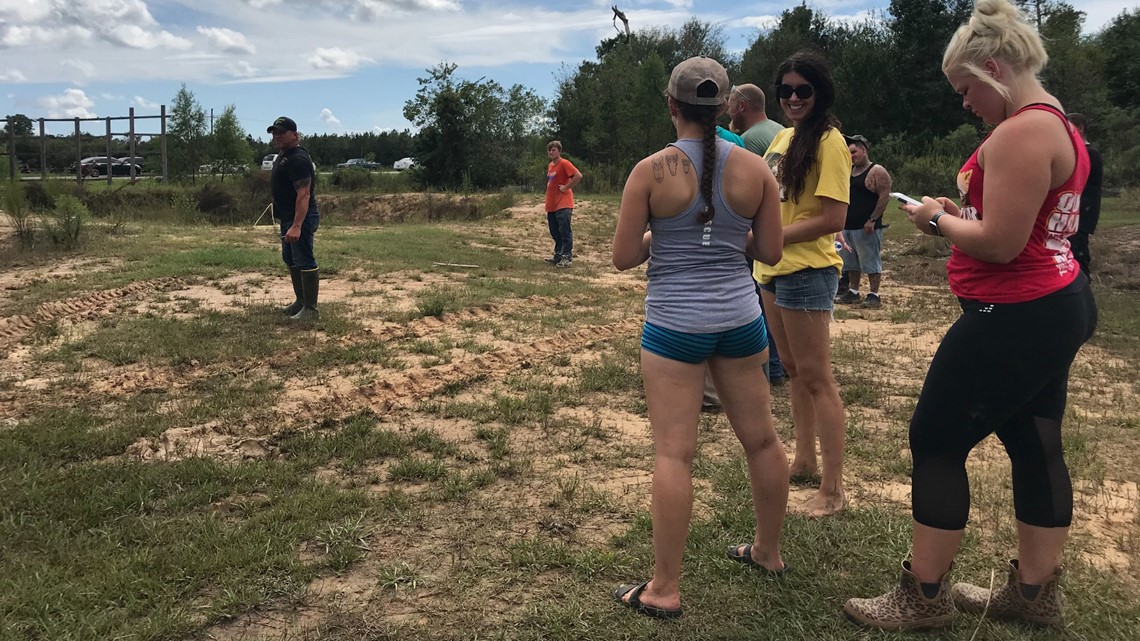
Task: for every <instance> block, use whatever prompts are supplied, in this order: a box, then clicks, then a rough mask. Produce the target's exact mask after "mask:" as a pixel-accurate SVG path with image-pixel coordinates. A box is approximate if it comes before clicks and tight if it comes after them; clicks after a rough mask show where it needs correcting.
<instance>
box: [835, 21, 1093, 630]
mask: <svg viewBox="0 0 1140 641" xmlns="http://www.w3.org/2000/svg"><path fill="white" fill-rule="evenodd" d="M1047 59H1048V56H1047V54H1046V53H1045V49H1044V47H1043V46H1042V44H1041V38H1040V36H1039V35H1038V34H1037V31H1036V30H1035V29H1034V28H1033V27H1032V26H1030V24H1029V23H1028V22H1027V21H1026V20H1025V19H1024V18H1023V17H1022V16H1021V14H1020V13H1019V12H1018V10H1017V9H1016V8H1015V7H1014V6H1013V5H1012V4H1010V3H1009V2H1008V1H1007V0H979V1H978V3H977V5H976V7H975V10H974V15H973V17H971V18H970V22H969V23H968V24H966V25H964V26H962V27H961V28H959V29H958V31H957V32H956V33H955V34H954V37H953V39H951V41H950V44H949V46H947V48H946V53H945V55H944V56H943V60H942V71H943V72H944V73H945V74H946V78H947V79H948V80H949V81H950V84H951V86H953V88H954V90H955V91H956V92H958V94H960V95H961V96H962V106H963V107H964V108H965V109H968V110H970V111H972V112H974V113H975V114H977V115H978V116H979V117H980V118H981V119H982V120H983V121H984V122H985V123H986V124H990V125H996V126H997V127H996V128H995V129H994V130H993V132H992V133H991V134H990V135H989V136H988V137H986V139H985V140H984V141H983V142H982V144H981V146H980V147H978V149H977V151H975V152H974V154H973V155H972V156H970V159H969V160H967V161H966V164H965V165H964V166H963V167H962V169H961V171H960V172H959V174H958V189H959V192H960V195H961V198H962V205H961V207H959V206H958V205H955V204H954V202H953V201H951V200H950V199H948V198H938V199H932V198H923V199H922V201H923V204H922V205H915V206H906V207H904V209H905V210H906V211H907V216H908V218H909V219H910V220H911V222H913V223H914V224H915V225H916V226H917V227H918V228H919V230H921V231H922V232H923V233H926V234H932V235H936V236H944V237H945V238H947V239H949V240H950V242H951V243H953V245H954V247H953V254H952V256H951V258H950V261H949V263H948V264H947V266H946V271H947V273H948V275H949V277H950V289H951V291H953V292H954V294H955V295H957V296H958V298H959V300H960V301H961V306H962V316H961V317H959V319H958V320H957V321H956V322H955V323H954V325H953V326H952V327H951V328H950V330H949V332H947V334H946V337H945V338H944V339H943V340H942V344H941V345H940V346H939V348H938V351H937V353H936V354H935V356H934V360H933V361H932V362H931V364H930V371H929V372H928V373H927V376H926V382H925V383H924V385H923V388H922V394H921V396H920V397H919V401H918V406H917V407H916V408H915V411H914V416H913V417H912V418H911V423H910V450H911V456H912V458H913V472H912V485H911V505H912V514H913V517H914V534H913V539H912V550H911V558H910V560H909V561H903V568H902V578H901V580H900V581H899V584H898V585H897V586H896V587H895V588H894V589H892V590H891V591H890V592H887V593H886V594H884V595H882V596H880V597H876V598H872V599H851V600H849V601H848V602H847V604H846V606H845V608H844V609H845V611H846V613H847V616H848V617H849V618H851V619H852V620H854V621H856V622H858V623H861V624H864V625H867V626H871V627H875V628H881V629H884V630H903V629H918V628H930V627H936V626H942V625H947V624H949V623H950V622H951V620H952V619H953V618H954V615H955V606H957V608H958V609H961V610H964V611H966V612H974V613H982V612H983V611H984V612H985V613H986V615H987V616H990V617H997V618H1009V619H1018V620H1022V621H1027V622H1031V623H1037V624H1046V625H1060V624H1061V623H1062V622H1063V616H1062V611H1061V595H1060V592H1059V590H1058V585H1057V583H1058V577H1059V576H1060V574H1061V565H1060V564H1061V552H1062V549H1063V548H1064V545H1065V539H1066V537H1067V535H1068V528H1069V525H1070V523H1071V521H1072V516H1073V489H1072V484H1071V482H1070V479H1069V472H1068V469H1067V468H1066V466H1065V460H1064V456H1063V448H1062V444H1061V419H1062V417H1063V416H1064V414H1065V401H1066V390H1067V386H1068V379H1069V367H1070V365H1071V364H1072V362H1073V358H1074V356H1075V355H1076V353H1077V350H1078V348H1080V346H1081V344H1083V343H1084V342H1085V341H1086V340H1088V338H1089V337H1090V336H1091V335H1092V332H1093V329H1094V327H1095V325H1096V304H1095V302H1094V301H1093V297H1092V292H1091V290H1090V288H1089V282H1088V279H1087V278H1086V277H1085V276H1084V275H1083V274H1082V273H1081V271H1080V269H1079V268H1078V266H1077V263H1076V261H1075V260H1074V259H1073V255H1072V252H1071V251H1070V250H1069V242H1068V240H1067V239H1068V236H1069V235H1071V234H1072V233H1073V232H1075V231H1076V229H1077V222H1078V219H1079V212H1080V194H1081V191H1082V190H1083V189H1084V185H1085V181H1086V179H1087V177H1088V173H1089V159H1088V152H1087V151H1086V150H1085V145H1084V142H1083V141H1082V139H1081V137H1080V135H1079V134H1078V133H1077V131H1076V130H1075V129H1073V127H1072V126H1070V125H1069V123H1068V121H1067V120H1066V119H1065V112H1064V110H1063V109H1062V108H1061V105H1060V103H1059V102H1058V101H1057V99H1056V98H1055V97H1053V96H1052V95H1050V94H1049V93H1048V92H1046V91H1045V89H1044V88H1043V87H1042V86H1041V83H1040V82H1039V81H1038V79H1037V73H1038V72H1039V71H1040V70H1041V68H1042V67H1044V65H1045V62H1046V60H1047ZM994 433H996V434H997V436H998V438H999V439H1001V442H1002V444H1003V445H1004V446H1005V449H1006V452H1007V453H1008V455H1009V458H1010V461H1011V463H1012V469H1013V504H1014V512H1015V515H1016V517H1017V534H1018V558H1017V559H1014V560H1012V561H1009V563H1008V564H1007V565H1006V570H1007V573H1008V577H1009V580H1008V582H1007V584H1006V585H1004V586H1000V587H998V588H997V589H994V590H992V591H991V590H990V589H989V588H981V587H978V586H975V585H971V584H967V583H959V584H956V585H954V586H953V587H951V586H950V585H949V576H950V569H951V567H952V566H953V563H954V557H955V555H956V554H957V552H958V547H959V545H960V544H961V541H962V535H963V533H964V532H965V527H966V521H967V517H968V516H969V510H970V488H969V482H968V480H967V476H966V457H967V456H968V455H969V453H970V451H971V450H972V449H973V448H974V447H975V446H976V445H977V444H978V443H979V442H981V441H982V440H983V439H985V438H986V437H987V436H989V435H990V434H994ZM978 578H983V577H978Z"/></svg>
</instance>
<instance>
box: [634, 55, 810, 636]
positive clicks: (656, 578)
mask: <svg viewBox="0 0 1140 641" xmlns="http://www.w3.org/2000/svg"><path fill="white" fill-rule="evenodd" d="M729 87H730V85H729V82H728V75H727V74H726V73H725V71H724V68H723V67H722V66H721V65H720V64H719V63H718V62H716V61H715V60H712V59H711V58H703V57H699V58H690V59H688V60H686V61H684V62H682V63H681V64H679V65H677V67H676V68H675V69H673V73H672V75H671V76H670V78H669V86H668V90H667V91H666V93H667V94H668V106H669V113H670V115H671V116H672V117H673V122H674V124H675V126H676V129H677V138H678V140H677V142H676V143H675V144H672V145H669V146H668V147H666V148H665V149H663V150H661V151H659V152H657V153H655V154H653V155H651V156H649V157H647V158H645V159H644V160H642V161H641V162H640V163H638V164H637V166H636V167H634V169H633V171H632V172H631V173H630V176H629V179H628V180H627V181H626V184H625V190H624V193H623V194H622V201H621V213H620V216H619V218H618V225H617V231H616V233H615V235H614V249H613V260H614V266H615V267H617V268H618V269H620V270H626V269H630V268H633V267H636V266H638V265H641V264H642V263H644V262H646V261H647V260H648V261H649V268H648V272H647V274H648V277H649V285H648V291H647V295H646V324H645V329H644V331H643V335H642V350H641V370H642V377H643V378H644V380H645V396H646V401H647V403H648V405H649V422H650V426H651V427H652V429H653V440H654V450H655V453H654V468H653V552H654V568H653V577H652V579H651V580H649V581H647V582H645V583H640V584H628V585H622V586H619V587H618V588H617V589H616V590H615V591H614V594H613V596H614V599H615V600H616V601H618V602H619V603H621V604H622V605H626V606H629V607H631V608H633V609H634V610H635V611H637V612H639V613H641V614H645V615H648V616H651V617H655V618H672V617H676V616H680V614H681V593H680V578H681V560H682V557H683V555H684V549H685V539H686V536H687V534H688V526H689V518H690V516H691V513H692V502H693V487H692V459H693V454H694V451H695V449H696V442H697V425H698V422H699V414H700V406H701V398H702V396H703V391H704V376H705V368H706V366H707V367H708V369H709V371H711V373H712V376H713V379H714V380H715V382H716V386H717V390H718V391H719V392H720V398H721V403H722V405H723V406H724V409H725V413H726V414H727V416H728V419H729V422H730V423H731V424H732V428H733V431H734V432H735V433H736V436H737V438H739V439H740V442H741V444H742V445H743V446H744V450H745V454H746V456H747V460H748V472H749V478H750V482H751V485H752V501H753V507H754V509H755V512H756V532H755V536H754V538H753V540H752V542H751V543H748V544H743V545H739V546H734V547H732V548H730V549H729V550H728V555H729V557H730V558H732V559H733V560H736V561H739V562H741V563H744V564H747V565H750V566H752V567H754V568H756V569H758V570H760V571H764V572H769V573H775V574H781V573H783V572H785V571H786V569H787V566H786V565H785V564H784V561H783V559H782V558H781V556H780V532H781V529H782V528H783V522H784V513H785V511H786V509H787V502H788V463H787V458H786V457H785V454H784V448H783V445H782V444H781V442H780V439H779V437H778V436H777V435H776V432H775V429H774V428H773V425H772V409H771V398H770V395H769V392H770V390H769V387H768V377H767V375H766V372H765V369H766V367H767V360H768V350H767V335H766V333H765V331H764V326H763V318H762V317H761V315H760V306H759V303H758V299H757V296H756V290H755V286H754V285H753V282H752V277H751V274H750V272H749V268H748V262H747V260H746V254H747V255H749V256H752V257H753V258H755V259H757V260H760V261H762V262H765V263H768V264H775V263H777V262H779V260H780V256H781V251H782V250H781V248H782V246H783V239H782V235H781V234H782V232H781V227H780V216H779V190H778V187H777V185H776V179H775V177H774V176H773V175H772V172H771V170H770V169H769V168H768V166H767V164H765V163H764V161H763V160H762V159H761V158H760V157H759V156H756V155H754V154H751V153H748V152H747V151H745V150H743V149H739V148H736V147H734V146H733V145H730V144H729V143H726V142H724V141H719V142H718V140H717V137H716V117H717V115H718V114H719V113H720V112H721V111H722V110H723V109H724V106H725V103H726V98H727V96H728V93H729ZM647 228H648V229H647Z"/></svg>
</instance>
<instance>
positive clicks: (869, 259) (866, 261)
mask: <svg viewBox="0 0 1140 641" xmlns="http://www.w3.org/2000/svg"><path fill="white" fill-rule="evenodd" d="M843 237H844V238H845V239H847V244H848V245H850V246H851V251H847V250H846V249H844V250H841V251H840V252H839V256H840V257H841V258H842V259H843V271H845V272H863V273H864V274H881V273H883V259H882V251H883V230H881V229H876V230H875V231H874V232H873V233H870V234H868V233H865V232H864V231H863V230H862V229H845V230H843Z"/></svg>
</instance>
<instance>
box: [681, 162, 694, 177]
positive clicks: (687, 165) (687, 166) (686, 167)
mask: <svg viewBox="0 0 1140 641" xmlns="http://www.w3.org/2000/svg"><path fill="white" fill-rule="evenodd" d="M692 168H693V161H691V160H689V159H688V158H682V159H681V169H684V170H685V173H686V174H687V173H689V170H690V169H692Z"/></svg>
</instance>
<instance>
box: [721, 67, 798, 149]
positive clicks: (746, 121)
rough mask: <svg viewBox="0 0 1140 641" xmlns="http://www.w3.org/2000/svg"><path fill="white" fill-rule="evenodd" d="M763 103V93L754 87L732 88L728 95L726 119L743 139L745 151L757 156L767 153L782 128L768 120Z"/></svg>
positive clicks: (741, 86)
mask: <svg viewBox="0 0 1140 641" xmlns="http://www.w3.org/2000/svg"><path fill="white" fill-rule="evenodd" d="M764 103H765V98H764V92H763V91H762V90H761V89H760V87H757V86H756V85H751V84H750V85H740V86H737V87H733V88H732V91H731V92H730V93H729V94H728V117H729V118H731V119H732V129H733V130H734V131H736V132H737V133H739V134H740V137H741V138H743V139H744V147H745V149H747V150H748V151H751V152H752V153H754V154H756V155H758V156H763V155H764V152H766V151H768V145H770V144H772V139H773V138H775V137H776V134H778V133H780V130H781V129H783V128H784V127H783V125H781V124H780V123H778V122H775V121H772V120H769V119H768V114H766V113H764Z"/></svg>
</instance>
